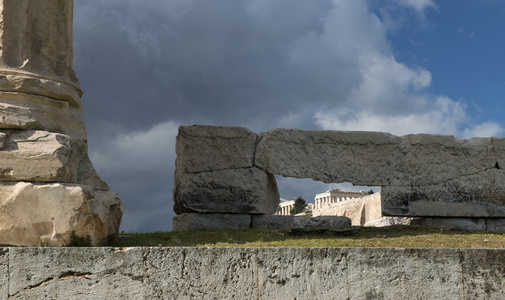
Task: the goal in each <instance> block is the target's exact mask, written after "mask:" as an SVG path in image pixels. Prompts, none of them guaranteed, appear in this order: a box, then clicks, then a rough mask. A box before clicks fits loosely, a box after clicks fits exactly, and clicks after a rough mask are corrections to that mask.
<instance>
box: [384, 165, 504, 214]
mask: <svg viewBox="0 0 505 300" xmlns="http://www.w3.org/2000/svg"><path fill="white" fill-rule="evenodd" d="M381 193H382V212H383V214H384V215H391V216H420V217H431V216H432V217H504V216H505V170H502V169H495V168H491V169H488V170H485V171H483V172H480V173H478V174H474V175H469V176H465V177H462V178H456V179H453V180H449V181H446V182H443V183H440V184H436V185H423V186H384V187H382V190H381Z"/></svg>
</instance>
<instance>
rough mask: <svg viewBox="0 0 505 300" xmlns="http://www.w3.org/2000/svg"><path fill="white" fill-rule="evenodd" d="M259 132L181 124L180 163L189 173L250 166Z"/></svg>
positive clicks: (180, 166) (179, 137)
mask: <svg viewBox="0 0 505 300" xmlns="http://www.w3.org/2000/svg"><path fill="white" fill-rule="evenodd" d="M256 140H257V135H256V133H254V132H252V131H250V130H249V129H246V128H243V127H232V126H206V125H193V126H181V127H179V133H178V135H177V143H176V153H177V160H176V166H177V168H178V169H179V170H181V171H183V172H188V173H196V172H205V171H218V170H227V169H240V168H250V167H252V166H253V162H254V149H255V147H256Z"/></svg>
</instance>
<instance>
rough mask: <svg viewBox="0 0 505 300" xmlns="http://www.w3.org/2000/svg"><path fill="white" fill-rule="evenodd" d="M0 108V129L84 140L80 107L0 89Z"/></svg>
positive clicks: (84, 134) (84, 132)
mask: <svg viewBox="0 0 505 300" xmlns="http://www.w3.org/2000/svg"><path fill="white" fill-rule="evenodd" d="M0 111H1V112H2V114H1V115H0V129H31V130H45V131H51V132H58V133H63V134H66V135H69V136H72V137H74V138H76V139H80V140H83V141H86V139H87V136H86V130H85V128H84V121H83V115H82V109H81V108H80V107H76V106H72V105H70V104H69V103H68V102H65V101H61V100H56V99H52V98H47V97H43V96H38V95H30V94H24V93H5V92H0Z"/></svg>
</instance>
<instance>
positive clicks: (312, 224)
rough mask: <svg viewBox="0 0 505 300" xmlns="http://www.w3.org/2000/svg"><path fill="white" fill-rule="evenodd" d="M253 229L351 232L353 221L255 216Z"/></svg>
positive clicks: (334, 217) (326, 217) (320, 217)
mask: <svg viewBox="0 0 505 300" xmlns="http://www.w3.org/2000/svg"><path fill="white" fill-rule="evenodd" d="M251 224H252V225H251V227H252V228H257V229H287V230H295V231H317V230H330V231H350V230H352V228H351V219H349V218H347V217H339V216H319V217H309V216H277V215H253V216H252V223H251Z"/></svg>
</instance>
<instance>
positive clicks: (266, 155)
mask: <svg viewBox="0 0 505 300" xmlns="http://www.w3.org/2000/svg"><path fill="white" fill-rule="evenodd" d="M400 141H401V139H400V138H399V137H396V136H394V135H391V134H388V133H380V132H347V131H313V130H295V129H274V130H270V131H268V132H267V133H263V134H261V135H260V140H259V142H258V145H257V147H256V159H255V164H256V166H258V167H259V168H261V169H264V170H266V171H267V172H269V173H272V174H275V175H282V176H285V177H295V178H312V179H313V180H317V181H323V182H326V183H334V182H344V181H348V182H352V183H353V184H355V185H386V184H391V183H399V182H401V181H400V180H401V179H402V177H404V174H402V169H401V168H400V167H399V165H400V162H401V160H400V159H399V158H400V156H402V155H403V154H402V153H401V151H400V150H399V146H398V145H399V144H400Z"/></svg>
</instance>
